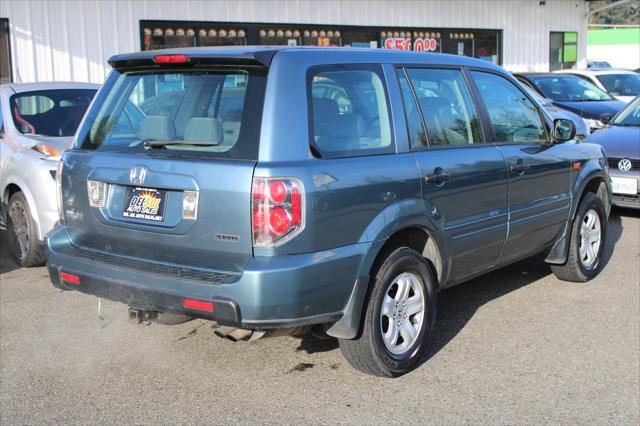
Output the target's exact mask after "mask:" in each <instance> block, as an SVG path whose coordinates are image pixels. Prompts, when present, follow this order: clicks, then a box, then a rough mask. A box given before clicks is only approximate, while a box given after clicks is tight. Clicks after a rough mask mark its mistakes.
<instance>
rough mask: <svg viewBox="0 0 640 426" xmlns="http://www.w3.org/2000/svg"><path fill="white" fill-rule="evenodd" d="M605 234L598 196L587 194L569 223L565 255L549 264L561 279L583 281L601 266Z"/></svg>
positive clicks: (605, 229)
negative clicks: (563, 261)
mask: <svg viewBox="0 0 640 426" xmlns="http://www.w3.org/2000/svg"><path fill="white" fill-rule="evenodd" d="M606 236H607V215H606V211H605V208H604V205H603V204H602V201H601V200H600V198H598V197H597V196H596V195H595V194H594V193H592V192H589V193H587V194H586V195H585V196H584V198H583V199H582V202H581V203H580V206H579V207H578V211H577V212H576V217H575V219H574V220H573V223H572V226H571V243H570V245H569V255H568V257H567V262H566V263H565V264H564V265H551V270H552V271H553V273H554V274H555V276H556V277H558V278H559V279H561V280H563V281H573V282H586V281H589V280H590V279H592V278H594V277H595V276H596V275H598V273H599V272H600V270H601V269H602V251H603V250H604V243H605V241H606Z"/></svg>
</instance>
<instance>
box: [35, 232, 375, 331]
mask: <svg viewBox="0 0 640 426" xmlns="http://www.w3.org/2000/svg"><path fill="white" fill-rule="evenodd" d="M370 248H371V244H370V243H363V244H355V245H351V246H347V247H341V248H337V249H333V250H327V251H324V252H318V253H309V254H300V255H291V256H274V257H254V258H253V259H252V260H251V261H250V262H249V263H248V265H247V266H246V268H245V270H244V272H243V273H242V275H238V276H237V279H236V280H235V281H233V282H225V283H222V284H220V283H217V284H216V283H210V282H204V281H202V280H193V279H185V278H180V277H176V276H171V275H169V274H164V273H162V274H161V273H157V272H149V271H146V270H143V269H142V268H131V267H126V266H125V267H123V266H121V265H117V264H113V263H109V262H106V261H104V257H102V258H101V259H102V260H99V261H96V260H91V259H90V258H89V257H83V256H78V255H77V254H74V253H77V251H78V249H77V248H73V246H72V244H71V241H70V240H69V238H68V236H67V233H66V231H65V230H64V228H62V227H60V226H58V227H56V228H54V230H53V231H52V232H51V233H50V234H49V235H47V238H46V239H45V256H46V260H47V267H48V269H49V274H50V277H51V281H52V283H53V285H54V286H56V287H58V288H61V289H64V290H75V291H80V292H83V293H87V294H91V295H95V296H98V297H103V298H105V299H110V300H115V301H118V302H122V303H125V304H127V305H129V306H132V307H134V308H138V309H145V310H155V311H159V312H174V313H186V314H188V315H191V316H194V317H199V318H206V319H211V320H215V321H217V322H218V323H220V324H224V325H229V326H236V327H242V328H247V329H270V328H282V327H296V326H303V325H311V324H321V323H334V322H336V321H338V320H340V319H341V318H342V317H343V316H344V314H345V309H346V307H347V305H348V301H349V300H350V299H351V298H352V293H354V292H355V291H356V289H357V288H362V286H361V285H357V283H358V281H359V280H360V281H362V280H364V279H368V277H359V276H358V271H360V270H361V264H362V262H363V259H364V258H365V256H366V254H367V253H368V251H369V249H370ZM61 272H65V273H68V274H73V275H77V276H78V277H80V283H79V284H74V283H71V282H67V281H62V280H61V279H60V273H61ZM185 298H188V299H196V300H201V301H207V302H212V303H213V305H214V309H213V312H207V311H199V310H196V309H190V308H186V307H184V306H183V300H184V299H185Z"/></svg>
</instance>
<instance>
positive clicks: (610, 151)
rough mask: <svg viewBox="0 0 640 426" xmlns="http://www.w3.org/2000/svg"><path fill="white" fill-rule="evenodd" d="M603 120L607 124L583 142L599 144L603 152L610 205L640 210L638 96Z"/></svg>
mask: <svg viewBox="0 0 640 426" xmlns="http://www.w3.org/2000/svg"><path fill="white" fill-rule="evenodd" d="M603 119H604V121H605V122H606V123H607V127H606V128H604V129H602V130H600V131H599V132H596V133H594V134H593V135H592V136H591V137H589V138H588V140H587V142H591V143H597V144H599V145H602V146H603V147H604V150H605V152H606V153H607V157H608V158H609V174H610V175H611V181H612V191H613V204H615V205H617V206H621V207H631V208H634V209H640V194H639V193H638V188H640V97H636V98H635V99H634V100H633V101H631V102H630V103H629V105H627V106H626V107H625V108H624V109H623V110H622V111H620V112H619V113H618V114H617V115H616V116H615V117H613V119H611V118H610V117H606V116H604V117H603ZM609 120H610V121H609Z"/></svg>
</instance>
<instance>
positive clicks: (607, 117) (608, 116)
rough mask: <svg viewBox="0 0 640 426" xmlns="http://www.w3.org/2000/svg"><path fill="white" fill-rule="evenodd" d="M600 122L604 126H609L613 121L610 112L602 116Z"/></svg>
mask: <svg viewBox="0 0 640 426" xmlns="http://www.w3.org/2000/svg"><path fill="white" fill-rule="evenodd" d="M600 121H601V122H602V124H609V122H610V121H611V114H609V113H608V112H605V113H604V114H600Z"/></svg>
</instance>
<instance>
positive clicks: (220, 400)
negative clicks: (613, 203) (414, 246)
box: [0, 210, 640, 425]
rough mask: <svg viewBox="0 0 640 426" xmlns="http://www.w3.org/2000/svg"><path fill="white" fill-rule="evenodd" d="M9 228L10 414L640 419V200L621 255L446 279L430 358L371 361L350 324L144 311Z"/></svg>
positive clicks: (30, 418)
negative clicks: (271, 330)
mask: <svg viewBox="0 0 640 426" xmlns="http://www.w3.org/2000/svg"><path fill="white" fill-rule="evenodd" d="M6 245H7V239H6V235H4V234H3V235H0V246H1V248H2V250H1V253H0V254H1V255H0V423H1V424H2V425H9V424H36V423H37V424H41V423H64V424H78V423H80V424H105V423H106V424H114V423H117V424H124V423H126V424H131V423H136V424H150V423H171V424H175V423H195V424H228V423H242V424H248V423H251V424H254V423H271V424H274V423H277V424H282V423H285V424H293V423H295V424H334V423H360V424H386V423H419V424H443V423H455V424H462V423H476V424H477V423H482V424H513V423H517V424H525V423H526V424H533V423H536V424H538V423H562V424H587V423H588V424H605V423H606V424H629V425H638V424H639V423H640V291H639V286H640V215H639V214H638V213H637V212H633V211H628V210H614V213H613V216H612V217H611V219H610V222H609V234H608V239H607V245H606V249H605V261H606V266H605V268H604V270H603V272H602V273H601V274H600V276H599V277H597V278H596V279H594V280H593V281H591V282H589V283H581V284H578V283H566V282H561V281H558V280H557V279H556V278H555V277H554V276H553V275H552V274H551V271H550V269H549V267H548V266H547V265H546V264H544V262H542V260H541V259H540V258H538V257H535V258H531V259H528V260H525V261H522V262H519V263H517V264H514V265H512V266H509V267H507V268H504V269H502V270H500V271H495V272H493V273H490V274H488V275H485V276H483V277H480V278H477V279H475V280H473V281H470V282H468V283H465V284H462V285H459V286H456V287H454V288H451V289H449V290H445V291H443V292H441V293H440V294H439V296H438V297H439V299H438V320H437V321H438V323H437V331H436V336H435V341H434V342H433V345H432V347H431V349H430V351H429V357H428V360H426V362H425V363H424V364H423V365H422V366H421V367H419V368H418V369H417V370H415V371H413V372H412V373H410V374H408V375H406V376H403V377H401V378H398V379H381V378H375V377H370V376H366V375H363V374H361V373H359V372H357V371H355V370H354V369H352V368H351V367H350V366H349V364H348V363H347V362H346V361H345V360H344V359H343V358H342V356H341V354H340V350H339V349H338V346H337V342H336V341H335V340H319V339H317V338H313V337H310V336H306V337H304V338H296V337H277V338H268V339H263V340H258V341H255V342H240V343H232V342H230V341H227V340H222V339H220V338H218V337H216V336H215V334H214V328H213V327H214V326H215V325H214V324H213V323H211V322H207V321H202V320H195V321H191V322H188V323H184V324H181V325H177V326H161V325H156V324H152V325H145V324H141V325H131V324H129V323H128V322H127V315H126V314H127V308H126V306H124V305H121V304H118V303H114V302H108V301H103V302H102V313H101V315H99V312H98V299H96V298H94V297H91V296H86V295H83V294H80V293H76V292H61V291H59V290H57V289H55V288H53V287H52V286H51V284H50V282H49V278H48V275H47V272H46V270H45V268H31V269H19V268H18V267H17V266H16V265H15V263H13V261H11V259H10V258H9V257H8V256H7V255H6Z"/></svg>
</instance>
